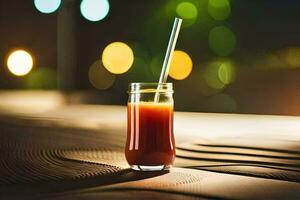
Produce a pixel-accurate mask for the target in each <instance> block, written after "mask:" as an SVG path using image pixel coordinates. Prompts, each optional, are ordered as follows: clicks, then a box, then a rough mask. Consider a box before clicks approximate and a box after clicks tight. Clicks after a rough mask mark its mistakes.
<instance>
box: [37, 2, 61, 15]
mask: <svg viewBox="0 0 300 200" xmlns="http://www.w3.org/2000/svg"><path fill="white" fill-rule="evenodd" d="M60 4H61V0H34V6H35V7H36V9H37V10H38V11H40V12H42V13H45V14H49V13H53V12H55V11H56V10H57V9H58V8H59V6H60Z"/></svg>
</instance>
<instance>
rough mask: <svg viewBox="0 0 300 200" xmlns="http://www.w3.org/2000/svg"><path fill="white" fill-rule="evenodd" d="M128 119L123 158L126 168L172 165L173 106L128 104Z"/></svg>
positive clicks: (173, 147) (173, 142) (173, 145)
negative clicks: (125, 161)
mask: <svg viewBox="0 0 300 200" xmlns="http://www.w3.org/2000/svg"><path fill="white" fill-rule="evenodd" d="M127 117H128V120H127V121H128V125H127V141H126V148H125V156H126V159H127V162H128V163H129V165H131V166H132V165H137V166H139V165H141V166H158V165H164V166H170V165H172V164H173V162H174V159H175V140H174V134H173V104H172V103H154V102H140V103H128V106H127Z"/></svg>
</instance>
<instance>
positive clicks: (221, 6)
mask: <svg viewBox="0 0 300 200" xmlns="http://www.w3.org/2000/svg"><path fill="white" fill-rule="evenodd" d="M207 10H208V13H209V15H210V16H211V17H212V18H213V19H215V20H225V19H227V18H228V17H229V15H230V12H231V8H230V2H229V1H228V0H209V1H208V6H207Z"/></svg>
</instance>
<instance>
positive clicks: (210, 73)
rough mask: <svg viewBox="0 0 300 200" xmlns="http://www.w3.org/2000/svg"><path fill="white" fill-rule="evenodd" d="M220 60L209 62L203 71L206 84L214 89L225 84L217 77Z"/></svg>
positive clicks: (221, 87)
mask: <svg viewBox="0 0 300 200" xmlns="http://www.w3.org/2000/svg"><path fill="white" fill-rule="evenodd" d="M221 64H222V63H221V62H218V61H216V62H212V63H210V64H209V65H208V66H207V67H206V69H205V71H204V79H205V81H206V83H207V85H208V86H209V87H211V88H214V89H223V88H224V87H225V84H224V83H223V82H222V81H220V79H219V68H220V66H221Z"/></svg>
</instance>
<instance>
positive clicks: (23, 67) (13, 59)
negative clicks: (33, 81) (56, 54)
mask: <svg viewBox="0 0 300 200" xmlns="http://www.w3.org/2000/svg"><path fill="white" fill-rule="evenodd" d="M32 66H33V60H32V57H31V55H30V54H29V53H28V52H26V51H24V50H17V51H14V52H12V53H11V54H10V55H9V57H8V59H7V67H8V69H9V71H10V72H11V73H13V74H14V75H16V76H24V75H26V74H28V73H29V72H30V70H31V69H32Z"/></svg>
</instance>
